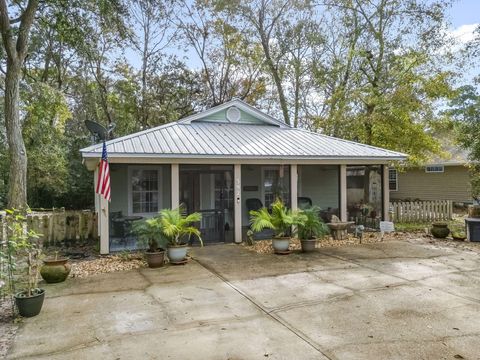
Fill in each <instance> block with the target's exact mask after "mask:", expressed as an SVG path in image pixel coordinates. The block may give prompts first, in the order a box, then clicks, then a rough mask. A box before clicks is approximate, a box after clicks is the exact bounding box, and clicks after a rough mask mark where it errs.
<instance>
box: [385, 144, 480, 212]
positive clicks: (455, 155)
mask: <svg viewBox="0 0 480 360" xmlns="http://www.w3.org/2000/svg"><path fill="white" fill-rule="evenodd" d="M445 152H447V154H450V156H449V157H448V158H447V159H445V158H440V157H438V158H435V159H433V160H432V161H430V162H429V163H427V164H425V165H423V166H418V167H413V168H409V169H406V170H405V171H397V170H396V169H394V168H391V169H390V170H389V173H388V178H389V188H390V199H391V200H422V201H426V200H428V201H431V200H451V201H452V202H453V203H457V204H471V203H472V202H473V198H472V193H471V186H470V174H469V170H468V154H467V153H466V152H465V151H463V150H462V149H460V148H458V147H453V146H449V147H448V148H447V147H445Z"/></svg>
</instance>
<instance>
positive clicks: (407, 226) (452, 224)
mask: <svg viewBox="0 0 480 360" xmlns="http://www.w3.org/2000/svg"><path fill="white" fill-rule="evenodd" d="M439 222H441V221H439ZM432 223H433V221H432V222H422V223H419V222H412V223H402V222H397V223H395V231H402V232H417V231H425V228H428V229H430V228H431V227H432ZM446 223H448V227H449V228H450V230H453V229H462V228H464V227H465V223H464V222H463V221H461V220H451V221H446Z"/></svg>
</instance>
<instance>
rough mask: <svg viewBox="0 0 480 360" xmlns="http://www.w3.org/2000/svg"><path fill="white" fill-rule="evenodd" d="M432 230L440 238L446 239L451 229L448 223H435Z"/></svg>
mask: <svg viewBox="0 0 480 360" xmlns="http://www.w3.org/2000/svg"><path fill="white" fill-rule="evenodd" d="M430 232H431V233H432V235H433V236H434V237H436V238H438V239H445V238H446V237H447V236H448V234H450V229H449V228H448V224H447V223H433V224H432V228H431V230H430Z"/></svg>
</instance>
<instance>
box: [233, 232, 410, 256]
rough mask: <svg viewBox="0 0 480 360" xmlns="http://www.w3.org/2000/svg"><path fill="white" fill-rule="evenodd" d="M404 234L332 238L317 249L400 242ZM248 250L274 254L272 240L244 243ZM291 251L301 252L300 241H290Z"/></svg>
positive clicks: (323, 241) (374, 233) (375, 233)
mask: <svg viewBox="0 0 480 360" xmlns="http://www.w3.org/2000/svg"><path fill="white" fill-rule="evenodd" d="M404 235H407V234H403V233H392V234H385V235H384V237H383V238H382V237H381V235H380V233H378V232H371V233H369V232H367V233H364V234H363V238H362V239H359V238H356V237H355V236H353V235H352V234H348V238H347V239H344V240H335V239H333V238H332V237H331V236H329V237H326V238H324V239H321V240H319V241H318V242H317V246H316V247H317V248H322V247H341V246H352V245H361V244H373V243H376V242H380V241H388V240H392V239H395V240H399V239H400V237H403V236H404ZM243 246H245V247H246V248H247V249H248V250H251V251H254V252H256V253H259V254H268V253H273V248H272V240H257V241H255V244H254V245H251V246H249V245H246V244H245V243H243ZM290 250H301V245H300V240H299V239H292V240H291V241H290Z"/></svg>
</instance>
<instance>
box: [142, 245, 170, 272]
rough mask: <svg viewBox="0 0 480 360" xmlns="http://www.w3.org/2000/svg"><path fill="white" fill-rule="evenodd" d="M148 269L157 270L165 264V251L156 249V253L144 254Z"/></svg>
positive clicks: (148, 252)
mask: <svg viewBox="0 0 480 360" xmlns="http://www.w3.org/2000/svg"><path fill="white" fill-rule="evenodd" d="M145 257H146V258H147V263H148V267H149V268H159V267H162V266H163V264H165V250H163V249H158V250H157V251H147V252H145Z"/></svg>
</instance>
